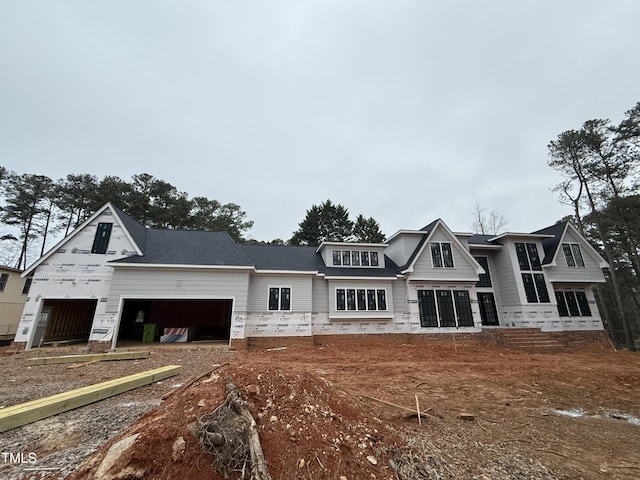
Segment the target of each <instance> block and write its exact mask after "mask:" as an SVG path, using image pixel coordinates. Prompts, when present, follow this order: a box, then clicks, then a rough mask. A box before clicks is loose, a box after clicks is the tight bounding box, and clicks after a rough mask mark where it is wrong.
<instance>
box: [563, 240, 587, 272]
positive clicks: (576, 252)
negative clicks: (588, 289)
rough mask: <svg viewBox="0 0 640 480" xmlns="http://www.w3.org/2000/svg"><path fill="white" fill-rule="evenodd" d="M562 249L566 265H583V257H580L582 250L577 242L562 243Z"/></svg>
mask: <svg viewBox="0 0 640 480" xmlns="http://www.w3.org/2000/svg"><path fill="white" fill-rule="evenodd" d="M562 251H563V253H564V259H565V262H566V263H567V267H584V266H585V265H584V258H583V257H582V251H581V250H580V245H578V244H577V243H563V244H562Z"/></svg>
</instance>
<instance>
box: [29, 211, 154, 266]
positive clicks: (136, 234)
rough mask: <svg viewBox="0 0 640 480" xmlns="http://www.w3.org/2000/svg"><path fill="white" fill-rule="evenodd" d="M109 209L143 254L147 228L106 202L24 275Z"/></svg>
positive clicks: (139, 252)
mask: <svg viewBox="0 0 640 480" xmlns="http://www.w3.org/2000/svg"><path fill="white" fill-rule="evenodd" d="M107 210H109V211H110V212H111V213H112V215H113V216H114V218H115V219H116V220H117V222H118V223H119V225H120V226H121V227H122V230H123V231H124V232H125V235H126V236H127V238H128V239H129V241H130V242H131V243H132V245H133V247H134V249H135V250H136V252H137V253H138V254H142V250H141V249H140V246H141V244H143V243H144V237H145V235H146V234H145V231H146V229H145V228H144V227H143V226H142V225H141V224H140V223H138V222H137V221H135V220H134V219H133V218H131V217H130V216H129V215H127V214H126V213H125V212H123V211H122V210H120V209H119V208H118V207H116V206H115V205H113V204H112V203H111V202H107V203H105V204H104V205H103V206H102V207H100V208H99V209H98V210H96V211H95V212H94V214H93V215H91V216H90V217H89V218H88V219H86V220H85V221H84V222H82V223H81V224H80V225H79V226H78V227H76V228H75V229H74V230H73V231H72V232H71V233H70V234H69V235H67V236H66V237H64V238H63V239H62V240H60V241H59V242H58V243H56V244H55V245H54V246H53V247H51V248H50V249H49V250H48V251H47V252H46V253H45V254H44V255H43V256H41V257H40V258H39V259H38V260H36V261H35V262H34V263H33V264H31V265H30V266H29V268H27V269H26V270H25V271H24V272H22V276H23V277H26V276H28V275H30V274H31V273H33V271H34V270H35V269H36V268H37V267H38V266H39V265H41V264H42V263H43V262H45V261H46V260H48V259H49V258H50V257H51V256H52V255H53V254H54V253H55V252H57V251H58V250H59V249H60V248H62V247H64V245H65V244H67V243H69V242H70V241H71V240H72V239H73V238H75V237H76V236H77V235H78V234H79V233H80V232H81V231H82V230H84V229H85V228H86V227H87V225H90V224H91V223H92V222H93V221H94V220H95V219H96V218H98V217H99V216H100V215H102V214H103V213H104V212H105V211H107Z"/></svg>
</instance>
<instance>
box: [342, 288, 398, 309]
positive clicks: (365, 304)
mask: <svg viewBox="0 0 640 480" xmlns="http://www.w3.org/2000/svg"><path fill="white" fill-rule="evenodd" d="M336 310H349V311H355V310H362V311H365V310H370V311H373V310H376V311H386V310H387V291H386V290H385V289H384V288H337V289H336Z"/></svg>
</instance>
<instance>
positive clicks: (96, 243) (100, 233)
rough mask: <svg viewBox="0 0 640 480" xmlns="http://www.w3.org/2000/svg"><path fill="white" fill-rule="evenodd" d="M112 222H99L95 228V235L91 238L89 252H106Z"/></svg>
mask: <svg viewBox="0 0 640 480" xmlns="http://www.w3.org/2000/svg"><path fill="white" fill-rule="evenodd" d="M112 228H113V223H99V224H98V229H97V230H96V236H95V238H94V239H93V246H92V247H91V253H107V247H108V246H109V239H110V238H111V229H112Z"/></svg>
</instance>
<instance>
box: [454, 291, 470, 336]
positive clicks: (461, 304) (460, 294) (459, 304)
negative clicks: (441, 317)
mask: <svg viewBox="0 0 640 480" xmlns="http://www.w3.org/2000/svg"><path fill="white" fill-rule="evenodd" d="M453 299H454V303H455V305H456V316H457V317H458V325H459V326H461V327H473V312H472V311H471V299H470V298H469V292H467V291H466V290H453Z"/></svg>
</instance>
